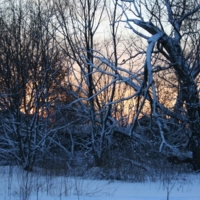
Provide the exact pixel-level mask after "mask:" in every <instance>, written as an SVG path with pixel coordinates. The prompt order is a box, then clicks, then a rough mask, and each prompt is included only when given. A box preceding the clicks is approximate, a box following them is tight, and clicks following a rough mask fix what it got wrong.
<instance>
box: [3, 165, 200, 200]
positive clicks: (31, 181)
mask: <svg viewBox="0 0 200 200" xmlns="http://www.w3.org/2000/svg"><path fill="white" fill-rule="evenodd" d="M65 199H66V200H67V199H70V200H114V199H115V200H127V199H129V200H137V199H138V200H149V199H150V200H151V199H152V200H200V174H198V173H197V174H196V173H191V174H182V175H176V176H174V177H173V176H171V175H169V176H166V177H164V178H161V179H160V180H159V181H155V182H145V183H135V182H120V181H105V180H86V179H81V178H73V177H70V178H69V177H65V176H53V175H52V174H50V175H47V174H46V175H42V174H39V173H34V172H32V173H27V172H25V171H23V170H22V169H20V168H17V167H0V200H65Z"/></svg>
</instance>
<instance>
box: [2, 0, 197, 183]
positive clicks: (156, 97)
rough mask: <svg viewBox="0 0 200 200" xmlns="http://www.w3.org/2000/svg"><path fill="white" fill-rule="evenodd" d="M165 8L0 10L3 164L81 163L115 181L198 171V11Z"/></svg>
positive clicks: (18, 4) (62, 4)
mask: <svg viewBox="0 0 200 200" xmlns="http://www.w3.org/2000/svg"><path fill="white" fill-rule="evenodd" d="M167 2H168V3H166V2H165V3H162V4H163V6H164V7H165V8H166V9H164V10H163V9H161V7H160V6H159V4H158V1H157V0H155V1H154V3H153V4H150V3H146V1H142V2H136V1H133V2H132V5H134V7H133V8H132V7H130V8H129V3H125V1H123V2H117V1H106V0H88V1H86V0H77V1H75V2H74V1H70V0H69V1H66V0H59V1H54V0H50V1H40V0H37V1H35V0H21V1H20V0H19V1H14V0H13V1H12V0H10V1H2V2H1V8H0V32H1V34H0V88H1V90H0V160H1V162H2V164H18V165H21V166H23V168H24V169H25V170H28V171H31V170H33V167H34V166H42V165H43V164H44V163H46V164H47V163H52V162H57V163H60V164H61V165H62V163H63V166H62V167H66V168H68V169H69V168H73V167H72V166H73V165H75V166H78V165H83V163H87V164H86V165H87V167H86V168H92V167H94V166H98V167H100V168H104V167H105V166H106V168H107V169H115V170H116V172H115V175H113V176H115V178H117V177H118V176H119V177H118V178H120V179H122V178H124V177H123V176H124V174H127V173H132V174H135V173H133V171H132V170H131V169H134V170H135V169H136V168H137V169H138V170H142V171H146V172H149V171H150V170H149V167H152V166H153V167H155V165H156V166H158V163H160V162H161V160H163V161H166V162H167V163H169V162H168V161H169V160H170V163H177V162H178V163H184V161H188V162H189V163H190V164H191V165H192V166H193V167H194V169H195V170H197V169H199V168H200V157H199V155H200V132H199V128H200V127H199V115H200V108H199V106H200V105H199V95H198V78H199V69H200V68H199V40H198V38H199V25H198V23H197V21H198V19H199V9H200V8H199V5H198V4H196V2H195V1H194V2H193V1H192V2H191V3H186V2H182V1H179V0H176V1H173V2H170V1H167ZM167 4H168V5H167ZM174 4H175V5H176V4H177V5H179V4H181V6H179V7H176V6H175V5H174ZM130 5H131V4H130ZM144 5H145V6H146V10H147V12H148V13H149V18H148V19H147V21H145V20H143V17H142V13H143V11H144V9H145V8H144V7H143V6H144ZM136 8H141V10H140V9H136ZM168 8H170V9H171V11H169V10H168ZM130 9H132V11H133V12H135V13H136V16H135V20H133V21H132V22H133V23H134V24H135V25H134V26H138V27H140V28H142V29H144V30H145V31H146V32H148V34H147V35H145V33H143V32H142V30H141V31H138V30H136V29H135V28H134V26H132V25H131V24H130V22H131V20H132V19H131V18H129V16H131V15H129V13H128V12H129V11H130ZM158 11H159V12H158ZM161 12H164V13H165V15H163V16H166V15H167V16H168V17H166V18H167V20H168V23H169V26H170V29H165V27H164V26H165V23H166V19H165V18H162V17H161ZM181 13H183V14H181ZM159 16H160V17H159ZM181 16H182V17H181ZM172 19H173V20H174V21H173V20H172ZM148 21H149V22H148ZM172 21H173V22H172ZM123 23H126V24H127V26H128V30H129V31H126V30H127V29H125V28H122V27H123ZM105 28H106V31H105V30H104V29H105ZM102 30H103V31H104V34H102ZM139 30H140V29H139ZM188 30H190V31H188ZM169 32H170V34H169ZM149 35H150V36H149ZM151 36H152V37H151ZM146 41H148V43H147V42H146ZM191 49H192V50H191ZM189 50H190V51H189ZM163 155H164V156H163ZM81 160H82V162H81ZM172 160H173V161H174V162H173V161H172ZM176 160H178V161H176ZM78 161H80V162H78ZM75 163H76V164H75ZM133 166H134V168H133ZM117 170H119V171H117ZM123 170H124V171H123ZM122 171H123V173H122ZM120 173H122V174H123V175H120ZM126 178H127V179H128V177H126ZM124 179H125V178H124Z"/></svg>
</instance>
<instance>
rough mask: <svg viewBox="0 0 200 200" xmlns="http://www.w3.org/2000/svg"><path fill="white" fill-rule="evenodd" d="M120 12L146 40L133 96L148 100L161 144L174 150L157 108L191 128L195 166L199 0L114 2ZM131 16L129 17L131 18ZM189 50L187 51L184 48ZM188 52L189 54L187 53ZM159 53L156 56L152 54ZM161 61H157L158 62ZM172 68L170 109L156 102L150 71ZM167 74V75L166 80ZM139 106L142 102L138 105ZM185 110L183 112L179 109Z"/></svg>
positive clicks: (198, 110)
mask: <svg viewBox="0 0 200 200" xmlns="http://www.w3.org/2000/svg"><path fill="white" fill-rule="evenodd" d="M118 5H119V6H120V7H121V9H122V11H123V14H124V17H125V20H124V21H123V22H125V23H126V24H127V27H128V28H129V29H130V30H132V32H133V33H134V34H136V35H138V36H139V37H141V38H143V39H144V40H146V41H147V48H146V58H145V62H144V65H143V81H142V87H138V86H137V85H133V87H134V89H135V90H136V91H137V96H143V97H144V99H148V101H150V104H151V107H152V114H153V116H154V117H155V119H156V121H157V124H158V126H159V129H160V136H161V138H162V142H161V145H160V151H161V150H162V147H163V145H166V146H168V147H170V148H171V149H173V150H174V151H175V149H176V148H175V146H173V145H172V146H171V145H170V143H168V142H167V141H166V139H165V133H164V129H163V126H164V124H162V122H161V116H160V114H159V112H160V111H162V112H163V113H165V115H168V116H170V117H172V118H175V119H177V120H178V121H179V122H178V123H183V124H185V123H187V124H188V126H189V127H188V128H189V129H190V130H191V135H188V145H189V146H188V148H189V149H190V150H191V151H192V152H193V162H194V167H195V168H196V169H199V168H200V163H199V160H200V158H199V152H200V134H199V115H200V108H199V106H200V105H199V95H198V83H197V82H196V78H197V77H198V75H199V40H198V39H197V38H199V33H200V32H199V25H198V24H197V22H198V21H199V17H200V14H199V10H200V6H199V2H198V1H190V2H188V1H179V0H177V1H169V0H163V1H157V0H155V1H151V2H148V1H145V0H144V1H132V0H129V1H128V0H127V1H126V0H124V1H121V3H119V4H118ZM131 16H132V17H131ZM188 49H190V51H188ZM188 52H190V53H188ZM158 56H160V58H162V59H161V60H160V59H156V60H157V62H156V60H155V58H156V57H158ZM160 61H161V62H160ZM169 68H172V69H173V71H174V75H175V76H176V79H177V83H178V84H176V85H178V90H177V99H176V103H175V104H174V106H173V109H168V108H166V107H165V106H164V105H162V104H161V102H159V101H158V98H157V95H158V93H157V91H156V86H155V84H156V79H154V74H155V73H158V72H160V71H163V70H167V69H169ZM169 78H170V76H168V77H167V79H169ZM141 105H142V104H141ZM139 110H140V109H139ZM183 110H184V111H185V115H183V114H182V111H183Z"/></svg>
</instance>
